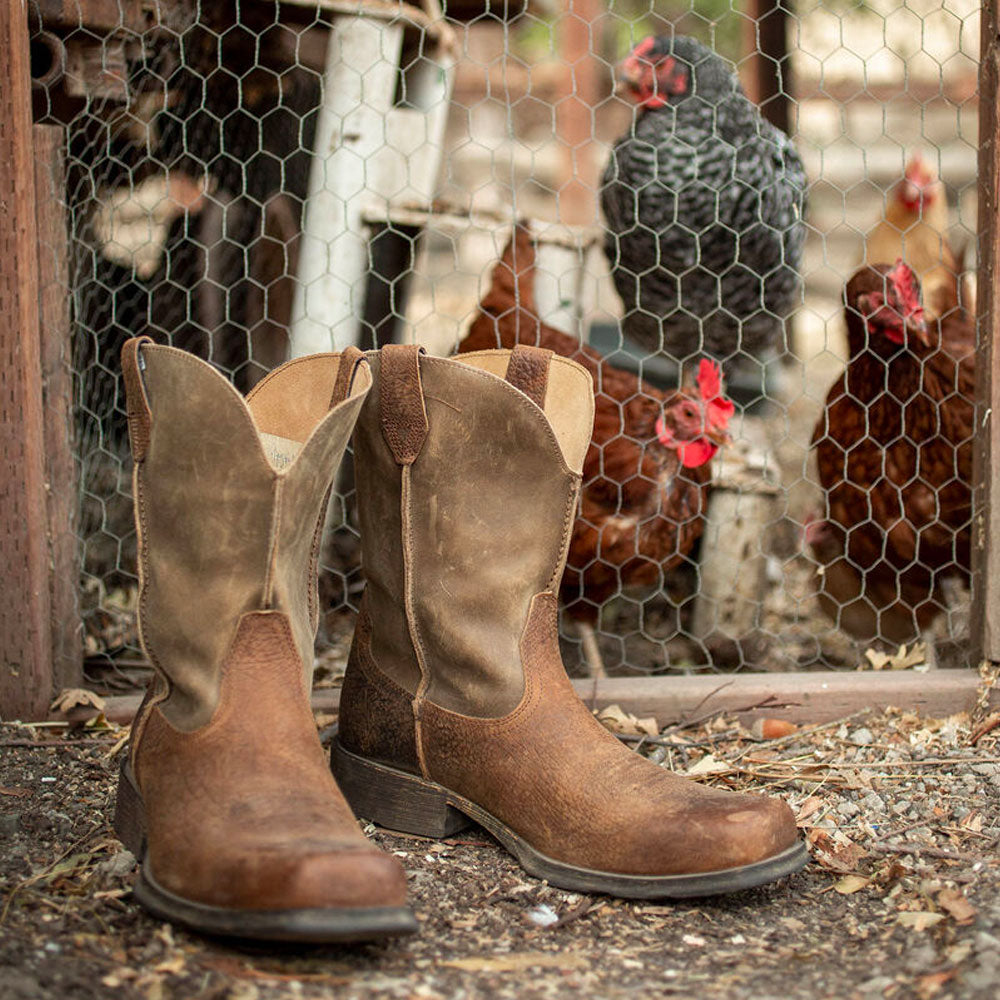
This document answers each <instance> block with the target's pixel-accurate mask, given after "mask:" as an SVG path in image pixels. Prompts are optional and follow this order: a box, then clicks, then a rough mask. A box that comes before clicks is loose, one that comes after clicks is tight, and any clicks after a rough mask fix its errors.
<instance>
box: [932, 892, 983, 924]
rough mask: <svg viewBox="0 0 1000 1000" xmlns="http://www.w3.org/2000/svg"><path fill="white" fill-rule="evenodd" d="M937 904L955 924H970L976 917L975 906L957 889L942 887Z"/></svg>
mask: <svg viewBox="0 0 1000 1000" xmlns="http://www.w3.org/2000/svg"><path fill="white" fill-rule="evenodd" d="M937 904H938V906H940V907H941V909H942V910H945V911H946V912H947V913H948V915H949V916H950V917H951V918H952V920H954V921H955V923H956V924H971V923H972V921H973V920H974V919H975V917H976V908H975V907H974V906H973V905H972V904H971V903H970V902H969V901H968V900H967V899H966V898H965V896H964V895H963V894H962V893H961V892H959V891H958V890H957V889H942V890H941V891H940V892H939V893H938V895H937Z"/></svg>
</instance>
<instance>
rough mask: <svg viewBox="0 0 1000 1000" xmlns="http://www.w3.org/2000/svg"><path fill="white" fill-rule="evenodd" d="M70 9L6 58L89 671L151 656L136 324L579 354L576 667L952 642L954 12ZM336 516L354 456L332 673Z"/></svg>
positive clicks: (964, 338) (963, 3) (967, 84)
mask: <svg viewBox="0 0 1000 1000" xmlns="http://www.w3.org/2000/svg"><path fill="white" fill-rule="evenodd" d="M91 6H94V5H91ZM97 6H99V5H97ZM104 6H107V5H104ZM87 7H88V5H86V4H81V5H80V10H81V11H83V12H84V13H81V14H80V19H79V23H77V24H74V23H66V22H65V21H61V22H53V21H51V19H49V18H47V15H46V9H47V5H46V4H45V3H41V4H40V5H39V8H38V10H36V14H40V16H38V17H36V19H35V22H34V27H33V36H32V52H31V54H32V75H33V97H34V103H35V113H36V120H43V121H44V120H49V121H52V120H55V121H60V122H62V123H68V129H67V135H68V156H67V160H66V183H65V207H66V211H67V215H68V219H69V228H70V242H69V246H70V267H69V278H68V282H69V286H70V287H69V289H68V291H69V293H70V296H71V302H72V318H73V325H72V357H73V370H74V393H75V421H74V425H75V426H74V433H75V442H74V450H75V455H76V456H77V458H78V473H79V484H80V492H79V496H80V509H79V521H78V535H79V545H80V553H81V562H82V580H81V587H80V609H81V613H82V617H83V620H84V625H85V637H86V638H85V645H86V648H85V653H86V658H87V659H86V663H87V667H86V670H87V675H88V679H89V680H90V681H91V682H92V683H104V684H106V685H108V686H109V687H111V688H121V687H122V686H124V685H129V684H132V683H134V682H135V680H136V679H137V675H138V674H141V672H142V669H143V664H142V656H141V653H140V651H139V649H138V645H137V639H136V629H135V606H136V578H135V570H134V563H135V535H134V531H133V527H132V513H131V497H130V488H131V487H130V459H129V457H128V446H127V429H126V420H125V411H124V398H123V390H122V384H121V377H120V370H119V363H118V354H119V350H120V348H121V345H122V343H123V342H124V340H125V339H126V338H128V337H130V336H136V335H142V334H144V335H149V336H151V337H153V338H154V339H155V340H157V341H159V342H162V343H171V344H173V345H174V346H177V347H180V348H183V349H185V350H188V351H191V352H193V353H195V354H197V355H199V356H200V357H202V358H204V359H206V360H208V361H209V362H210V363H211V364H213V365H215V366H216V367H217V368H219V369H220V370H222V371H223V372H225V373H226V374H227V375H229V376H231V378H232V379H233V381H234V383H235V384H236V385H237V386H238V387H239V388H240V389H242V390H244V391H245V390H248V389H249V388H250V387H252V385H253V384H255V382H256V381H257V380H258V379H259V378H260V377H261V376H262V375H263V374H264V373H265V372H266V371H268V370H269V369H271V368H272V367H274V366H275V365H277V364H278V363H280V362H281V361H282V360H284V359H285V358H287V357H289V356H297V355H301V354H304V353H308V352H311V351H316V350H330V349H340V348H342V347H344V346H346V345H348V344H352V343H355V344H358V345H359V346H361V347H363V348H370V347H375V346H379V345H382V344H385V343H388V342H392V341H396V342H414V341H416V342H418V343H420V344H422V345H423V346H424V347H425V348H426V349H427V350H428V351H429V352H430V353H432V354H440V355H448V354H451V353H453V352H454V351H455V350H456V349H461V348H462V347H465V348H469V347H477V346H479V347H485V346H498V345H500V344H503V345H504V346H511V341H512V339H513V338H515V337H519V338H520V339H521V340H522V341H525V342H529V343H539V344H541V345H542V346H546V347H551V348H553V349H554V350H556V351H558V352H560V353H571V354H574V355H575V356H577V358H578V359H579V360H581V361H582V362H583V363H585V364H586V365H587V366H588V367H589V368H590V369H591V371H592V372H593V373H594V377H595V383H596V385H597V388H598V390H599V394H598V406H597V409H598V417H597V423H596V424H595V442H594V445H593V446H592V449H591V452H590V454H589V456H588V460H587V466H586V468H585V470H584V482H583V499H582V504H581V510H580V513H579V518H578V521H577V524H576V527H575V529H574V535H573V542H572V545H571V548H570V557H569V563H570V566H569V569H568V571H567V575H566V577H565V579H564V581H563V587H562V593H561V599H562V600H561V604H562V609H563V613H562V617H561V630H562V641H563V651H564V654H565V660H566V663H567V666H568V668H569V669H570V670H571V672H575V673H587V672H600V671H602V670H604V671H608V672H610V673H614V674H625V673H662V672H665V671H684V672H687V671H702V670H712V669H716V670H732V669H767V670H794V669H810V668H828V667H838V666H843V667H850V668H853V667H856V666H857V665H858V664H859V663H869V664H874V665H876V666H883V665H889V666H901V665H906V664H911V665H912V664H913V663H919V662H921V661H922V662H933V661H935V660H937V661H938V662H940V661H941V659H942V656H954V657H956V658H957V659H961V657H962V651H963V650H964V649H965V648H966V645H967V643H966V639H967V631H968V624H967V614H966V613H965V610H964V609H965V607H966V606H967V577H968V561H969V520H970V516H971V515H970V506H971V505H970V501H969V486H970V479H971V440H970V435H971V426H972V418H971V412H972V410H971V407H972V402H971V391H972V390H971V382H970V381H969V380H970V378H971V375H969V372H971V360H969V361H966V362H963V361H961V360H960V359H961V357H963V356H964V355H970V356H971V352H972V350H973V348H974V335H973V329H974V324H973V320H972V317H973V297H974V282H973V279H972V275H973V274H974V267H975V261H974V259H973V256H974V252H975V234H976V221H975V210H976V197H977V190H976V184H975V171H976V150H977V114H978V110H977V72H978V60H977V56H978V45H979V41H978V29H979V8H978V6H977V5H975V4H973V3H971V2H970V0H944V2H942V0H917V2H907V3H905V4H902V3H897V2H896V0H874V2H871V3H865V4H853V3H850V2H847V0H831V2H825V3H813V2H808V0H807V2H803V3H801V4H796V5H794V6H793V5H790V4H784V3H781V4H779V5H776V6H774V7H767V5H766V4H763V3H760V2H752V3H750V4H748V5H746V6H741V5H739V4H737V3H735V2H734V0H688V2H684V0H678V2H677V3H675V4H673V5H670V4H666V3H655V4H652V3H650V0H625V2H612V3H610V4H605V3H602V2H601V0H572V2H571V3H570V6H569V7H567V8H563V7H561V6H560V5H558V4H546V3H543V2H539V3H537V4H530V3H529V4H523V5H522V4H520V3H518V4H514V3H506V4H502V5H497V4H492V3H486V4H485V5H483V4H479V5H477V4H475V3H474V2H473V0H460V2H459V3H457V4H451V3H448V4H446V5H445V6H444V7H443V9H442V8H439V7H438V6H437V3H436V0H429V2H428V3H427V4H425V5H424V6H422V7H407V6H405V5H399V4H395V3H386V2H381V0H370V2H367V3H362V4H360V5H359V4H357V3H355V2H350V3H348V2H346V0H321V2H319V3H317V2H316V0H312V2H307V0H294V2H286V3H281V4H275V3H273V2H263V0H261V2H249V0H241V2H235V0H229V2H226V3H219V4H212V5H209V4H205V5H200V4H195V3H193V2H176V3H170V2H167V0H155V2H154V0H149V2H148V3H146V4H143V5H139V4H134V3H125V2H122V4H121V5H120V23H119V24H118V25H116V26H115V25H110V26H109V25H105V26H104V27H102V28H100V29H98V28H95V27H94V26H93V25H90V24H87V23H85V20H86V17H85V14H86V8H87ZM74 17H75V15H74ZM647 39H649V41H646V40H647ZM737 81H742V86H743V89H744V90H745V92H746V94H747V97H746V98H744V97H743V96H742V94H741V92H740V91H739V89H738V88H739V84H738V82H737ZM515 223H522V224H520V225H518V226H517V228H515ZM898 260H901V261H902V262H903V263H902V264H901V265H899V264H897V261H898ZM862 264H869V265H884V266H882V267H878V268H876V269H875V270H873V271H869V272H868V274H867V276H866V277H865V276H862V277H863V280H861V285H859V286H857V287H855V288H854V289H853V290H851V289H848V292H847V297H848V301H847V307H846V313H845V284H846V283H847V281H848V279H849V278H851V276H852V274H854V273H855V272H856V271H857V270H858V268H859V267H860V266H861V265H862ZM470 324H471V325H470ZM477 338H478V339H477ZM941 341H943V342H944V343H945V346H944V347H942V346H940V343H939V342H941ZM702 359H712V361H711V362H709V361H704V362H703V360H702ZM845 371H846V372H847V376H846V378H847V381H846V382H845V383H844V385H843V398H841V399H839V400H837V401H836V402H831V404H830V405H829V406H828V405H827V396H828V393H829V392H830V390H831V387H834V386H835V384H837V383H838V380H840V379H841V378H842V377H844V373H845ZM720 374H721V376H722V377H723V379H724V381H723V382H722V383H719V381H718V376H719V375H720ZM866 435H867V438H866ZM866 477H867V478H866ZM356 524H357V517H356V510H355V499H354V494H353V491H352V489H351V473H350V468H349V465H348V467H347V469H346V470H345V471H344V472H343V474H342V475H341V478H340V480H339V482H338V486H337V489H336V491H335V494H334V498H333V502H332V504H331V511H330V516H329V522H328V531H327V536H326V541H325V544H324V559H323V561H324V568H323V577H322V583H321V593H322V596H323V607H324V609H325V614H324V616H323V619H322V624H321V632H320V638H319V643H318V650H319V662H320V664H321V666H322V667H323V669H324V670H325V671H326V672H327V673H328V674H335V673H336V672H337V671H338V670H339V668H340V667H341V666H342V664H343V662H344V659H345V656H346V649H347V646H348V644H349V641H350V634H351V628H352V624H353V615H354V613H355V610H356V608H357V605H358V600H359V597H360V593H361V591H362V589H363V586H364V580H363V572H362V568H361V565H360V551H359V539H358V532H357V527H356ZM524 543H525V544H530V538H526V539H525V540H524ZM914 643H918V644H917V645H916V646H914V645H913V644H914ZM901 644H905V647H904V648H903V649H902V650H901V649H900V648H899V647H900V645H901ZM866 651H869V652H867V655H866Z"/></svg>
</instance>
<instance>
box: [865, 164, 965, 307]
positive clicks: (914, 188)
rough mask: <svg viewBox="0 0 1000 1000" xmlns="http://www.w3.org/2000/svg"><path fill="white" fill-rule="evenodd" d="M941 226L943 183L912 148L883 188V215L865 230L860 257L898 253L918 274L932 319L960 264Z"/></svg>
mask: <svg viewBox="0 0 1000 1000" xmlns="http://www.w3.org/2000/svg"><path fill="white" fill-rule="evenodd" d="M947 232H948V201H947V198H946V196H945V191H944V185H943V184H942V183H941V181H940V180H938V178H937V176H936V175H935V174H934V172H933V171H932V170H931V169H930V167H928V165H927V164H926V163H925V161H924V159H923V157H921V156H920V154H919V153H916V154H914V155H913V156H912V157H911V158H910V161H909V163H907V164H906V170H905V172H904V175H903V179H902V180H901V181H900V182H899V183H898V184H897V185H896V186H895V187H894V188H893V190H892V191H891V193H890V194H889V198H888V202H887V204H886V208H885V216H884V218H882V219H881V220H880V221H879V223H878V224H877V225H876V226H875V228H874V229H872V230H871V231H870V233H869V234H868V237H867V239H866V241H865V254H864V260H862V261H861V263H862V264H877V263H879V262H881V261H890V260H896V259H897V258H898V257H902V258H903V260H905V261H906V262H907V264H909V266H910V267H911V268H913V271H914V273H915V274H916V276H917V278H919V279H920V284H921V287H922V288H923V295H924V315H925V316H926V317H927V318H930V319H933V318H935V317H937V316H940V315H941V314H942V311H943V306H945V305H946V304H947V302H948V301H949V300H950V298H949V296H950V290H951V289H952V288H953V287H954V285H955V281H956V279H957V277H958V276H959V275H960V274H961V272H962V270H963V266H962V262H961V260H960V258H959V256H958V255H957V254H956V253H955V252H954V250H953V249H952V247H951V245H950V244H949V242H948V238H947V235H946V234H947ZM962 294H963V301H962V304H963V305H965V306H967V307H969V308H971V307H972V304H971V301H970V298H969V293H968V291H967V290H965V289H964V288H963V290H962Z"/></svg>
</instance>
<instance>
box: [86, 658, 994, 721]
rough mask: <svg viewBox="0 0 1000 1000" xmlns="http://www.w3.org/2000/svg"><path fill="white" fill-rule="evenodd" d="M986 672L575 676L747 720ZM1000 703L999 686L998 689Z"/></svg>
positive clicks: (809, 717)
mask: <svg viewBox="0 0 1000 1000" xmlns="http://www.w3.org/2000/svg"><path fill="white" fill-rule="evenodd" d="M979 683H980V680H979V675H978V673H977V672H976V671H974V670H933V671H930V672H928V673H923V674H918V673H914V672H912V671H880V672H877V673H876V672H874V671H873V672H871V673H868V672H864V673H858V672H854V671H837V670H830V671H817V672H816V673H808V674H733V675H730V676H726V675H723V674H711V675H705V676H698V677H605V678H601V679H600V680H589V679H588V680H575V681H574V682H573V686H574V687H575V688H576V690H577V693H578V694H579V695H580V697H581V698H583V700H584V701H585V702H586V703H587V704H588V705H589V706H590V707H591V708H604V707H606V706H607V705H620V706H621V707H622V708H623V709H625V711H626V712H631V713H633V714H634V715H640V716H646V715H653V716H656V719H657V721H658V722H659V723H660V725H661V726H662V725H667V724H669V723H672V722H683V721H690V720H692V719H698V718H701V717H704V716H707V715H710V714H712V713H714V712H727V713H730V714H734V715H737V716H738V717H739V718H740V719H741V720H744V721H749V720H751V719H754V718H761V717H767V718H771V719H787V720H788V721H790V722H797V723H821V722H830V721H832V720H834V719H841V718H844V717H845V716H848V715H852V714H854V713H855V712H859V711H860V710H861V709H864V708H871V709H875V710H880V709H883V708H888V707H889V706H890V705H892V706H896V707H899V708H904V709H910V710H919V711H920V712H921V713H923V714H925V715H928V716H936V717H942V716H948V715H953V714H955V713H956V712H963V711H968V710H970V709H971V708H972V707H973V705H975V703H976V696H977V693H978V689H979ZM992 697H993V702H992V704H993V707H994V708H996V707H998V706H1000V693H994V694H993V696H992ZM141 700H142V696H141V695H129V696H125V697H117V698H109V699H108V701H107V705H106V707H105V715H106V716H107V717H108V718H109V719H111V720H112V721H113V722H119V723H123V724H124V723H128V722H129V721H131V719H132V716H133V714H134V713H135V711H136V709H137V708H138V707H139V702H140V701H141ZM312 705H313V710H314V711H317V712H336V711H337V709H338V707H339V705H340V689H339V688H321V689H319V690H317V691H314V692H313V698H312Z"/></svg>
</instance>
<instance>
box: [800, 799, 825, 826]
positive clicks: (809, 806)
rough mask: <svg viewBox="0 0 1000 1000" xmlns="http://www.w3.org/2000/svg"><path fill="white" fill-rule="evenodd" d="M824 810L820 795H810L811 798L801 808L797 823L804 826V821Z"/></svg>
mask: <svg viewBox="0 0 1000 1000" xmlns="http://www.w3.org/2000/svg"><path fill="white" fill-rule="evenodd" d="M822 808H823V800H822V799H821V798H820V797H819V796H818V795H810V796H809V798H807V799H806V800H805V802H803V803H802V805H800V806H799V811H798V813H797V814H796V816H795V822H796V824H797V825H798V826H802V825H803V821H804V820H807V819H809V817H810V816H812V815H814V814H815V813H817V812H819V810H820V809H822Z"/></svg>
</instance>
